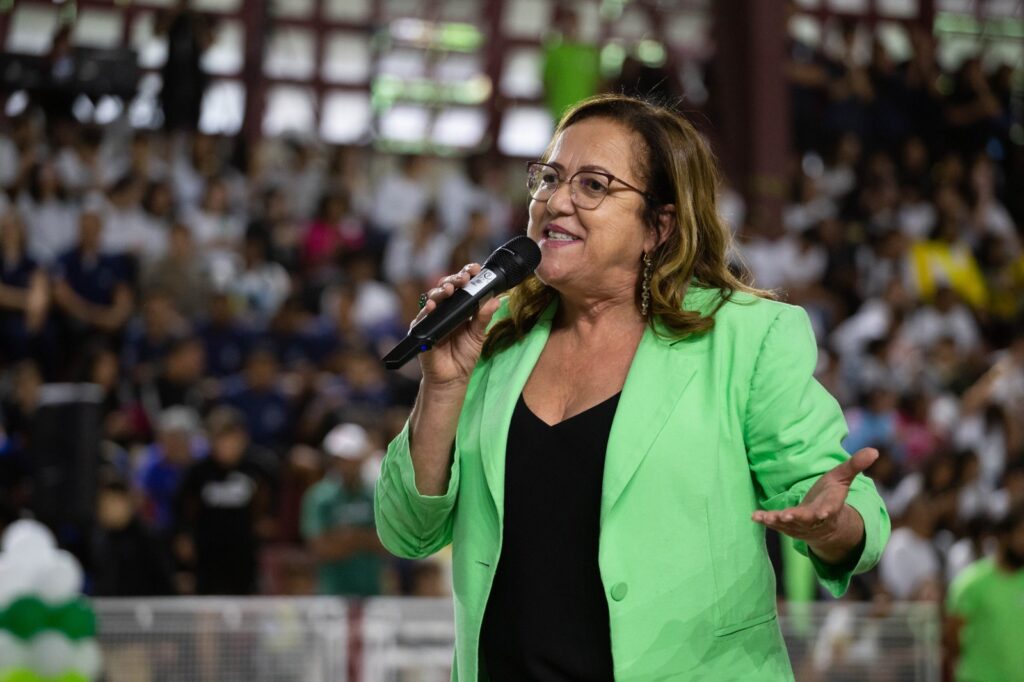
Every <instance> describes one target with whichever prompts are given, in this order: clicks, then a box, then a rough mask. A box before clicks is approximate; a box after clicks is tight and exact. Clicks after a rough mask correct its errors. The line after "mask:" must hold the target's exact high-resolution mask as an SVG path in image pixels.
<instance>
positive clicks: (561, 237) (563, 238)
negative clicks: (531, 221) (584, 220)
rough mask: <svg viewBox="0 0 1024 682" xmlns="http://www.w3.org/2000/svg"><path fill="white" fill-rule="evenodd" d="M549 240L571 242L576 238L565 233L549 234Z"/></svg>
mask: <svg viewBox="0 0 1024 682" xmlns="http://www.w3.org/2000/svg"><path fill="white" fill-rule="evenodd" d="M548 239H557V240H559V241H566V242H571V241H574V240H575V239H576V237H573V236H572V235H571V234H566V233H564V232H548Z"/></svg>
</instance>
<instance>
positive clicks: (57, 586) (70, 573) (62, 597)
mask: <svg viewBox="0 0 1024 682" xmlns="http://www.w3.org/2000/svg"><path fill="white" fill-rule="evenodd" d="M35 584H36V588H37V590H38V593H39V596H41V597H42V598H43V599H45V600H46V601H48V602H50V603H55V602H63V601H67V600H68V599H71V598H73V597H75V596H77V595H78V593H79V592H81V591H82V567H81V566H80V565H79V564H78V560H77V559H76V558H75V557H74V556H73V555H72V554H71V553H70V552H67V551H65V550H63V549H61V550H57V552H56V553H55V554H54V556H53V557H52V558H51V559H50V561H49V562H47V564H46V565H45V566H41V567H40V568H39V573H38V578H37V580H36V583H35Z"/></svg>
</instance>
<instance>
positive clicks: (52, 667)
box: [29, 632, 75, 677]
mask: <svg viewBox="0 0 1024 682" xmlns="http://www.w3.org/2000/svg"><path fill="white" fill-rule="evenodd" d="M29 660H30V661H31V662H32V666H31V667H32V669H33V670H35V671H36V672H37V673H39V674H40V675H42V676H43V677H54V676H55V675H59V674H61V673H63V672H67V671H69V670H72V667H73V665H74V662H75V649H74V647H73V646H72V645H71V640H69V639H68V638H67V637H65V636H64V635H62V634H58V633H56V632H43V633H41V634H38V635H36V636H35V638H34V639H33V640H32V642H31V644H30V645H29Z"/></svg>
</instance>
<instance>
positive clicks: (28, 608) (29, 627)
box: [0, 597, 49, 682]
mask: <svg viewBox="0 0 1024 682" xmlns="http://www.w3.org/2000/svg"><path fill="white" fill-rule="evenodd" d="M48 615H49V609H48V608H47V607H46V604H44V603H43V602H42V600H40V599H39V598H38V597H21V598H19V599H15V600H14V601H13V602H11V604H10V606H8V607H7V611H6V612H5V613H4V614H3V615H2V616H0V622H3V624H4V626H5V627H6V628H7V630H9V631H10V632H11V634H12V635H14V636H15V637H20V638H21V639H31V638H32V637H34V636H35V634H36V633H37V632H39V631H40V630H43V629H45V628H46V621H47V617H48ZM0 682H5V681H3V680H2V679H0Z"/></svg>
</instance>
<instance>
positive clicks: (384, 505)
mask: <svg viewBox="0 0 1024 682" xmlns="http://www.w3.org/2000/svg"><path fill="white" fill-rule="evenodd" d="M458 490H459V457H458V453H457V448H456V453H455V456H454V457H453V461H452V468H451V474H450V476H449V480H448V489H447V490H446V491H445V494H444V495H422V494H420V492H419V490H418V489H417V488H416V471H415V469H414V468H413V464H412V453H411V451H410V448H409V424H408V422H406V424H405V427H404V428H403V429H402V431H401V432H400V433H399V434H398V435H397V436H395V438H394V440H392V441H391V443H390V444H389V445H388V451H387V455H385V457H384V461H383V462H382V463H381V472H380V478H378V479H377V486H376V489H375V490H374V496H373V510H374V517H375V519H376V525H377V535H378V536H379V537H380V541H381V543H383V545H384V547H386V548H387V549H388V551H390V552H391V553H392V554H395V555H396V556H400V557H405V558H408V559H420V558H423V557H426V556H429V555H431V554H433V553H434V552H436V551H438V550H439V549H441V548H442V547H444V546H445V545H447V544H448V543H450V542H451V541H452V528H453V521H454V511H455V502H456V499H457V497H458Z"/></svg>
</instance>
